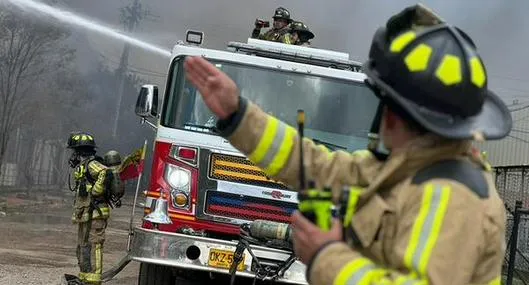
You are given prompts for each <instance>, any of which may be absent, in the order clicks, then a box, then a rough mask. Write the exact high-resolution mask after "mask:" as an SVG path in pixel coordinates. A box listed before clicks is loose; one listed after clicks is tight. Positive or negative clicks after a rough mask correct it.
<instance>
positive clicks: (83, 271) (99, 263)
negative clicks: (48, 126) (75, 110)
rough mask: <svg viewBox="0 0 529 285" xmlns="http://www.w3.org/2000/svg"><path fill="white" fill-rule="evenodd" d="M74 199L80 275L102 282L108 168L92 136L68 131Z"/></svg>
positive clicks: (107, 207) (93, 281)
mask: <svg viewBox="0 0 529 285" xmlns="http://www.w3.org/2000/svg"><path fill="white" fill-rule="evenodd" d="M67 144H68V146H67V147H68V148H69V149H72V151H73V152H72V155H71V158H70V161H69V163H70V166H71V167H72V168H73V176H74V177H73V178H74V181H75V186H73V187H72V186H70V187H71V190H72V191H74V192H75V203H74V212H73V216H72V221H73V222H74V223H75V224H77V225H78V241H77V259H78V265H79V269H80V273H79V279H80V280H81V281H82V282H83V283H84V284H101V274H102V271H103V243H104V241H105V230H106V227H107V220H108V218H109V214H110V209H109V204H108V199H107V197H106V194H107V193H106V191H107V188H108V184H109V183H112V181H111V179H112V176H111V175H110V173H111V172H110V171H109V169H108V168H107V167H106V166H105V165H104V164H103V163H104V162H103V159H102V158H100V157H97V156H96V143H95V141H94V138H93V137H92V136H91V135H90V134H88V133H84V132H79V133H74V134H71V135H70V137H69V139H68V143H67Z"/></svg>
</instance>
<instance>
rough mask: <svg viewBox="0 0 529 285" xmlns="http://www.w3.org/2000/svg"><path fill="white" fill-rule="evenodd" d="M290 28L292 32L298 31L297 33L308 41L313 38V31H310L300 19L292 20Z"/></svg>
mask: <svg viewBox="0 0 529 285" xmlns="http://www.w3.org/2000/svg"><path fill="white" fill-rule="evenodd" d="M290 29H291V30H292V32H296V33H298V35H299V36H300V37H301V38H302V39H303V40H304V41H308V40H311V39H313V38H314V33H312V32H311V31H310V29H309V27H308V26H307V25H306V24H305V23H303V22H300V21H292V23H291V24H290Z"/></svg>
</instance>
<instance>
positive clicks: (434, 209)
mask: <svg viewBox="0 0 529 285" xmlns="http://www.w3.org/2000/svg"><path fill="white" fill-rule="evenodd" d="M442 194H443V189H442V187H440V186H439V185H436V186H435V189H434V191H433V195H432V201H431V204H430V209H429V211H428V216H426V219H425V221H424V225H423V226H422V232H421V235H420V238H419V244H418V245H417V249H416V250H415V253H414V254H413V266H414V268H416V269H419V264H420V263H421V258H422V257H423V256H424V252H425V248H426V244H427V243H428V240H429V238H430V237H431V236H432V231H433V228H434V220H435V216H436V215H437V214H438V210H439V206H440V204H441V196H442Z"/></svg>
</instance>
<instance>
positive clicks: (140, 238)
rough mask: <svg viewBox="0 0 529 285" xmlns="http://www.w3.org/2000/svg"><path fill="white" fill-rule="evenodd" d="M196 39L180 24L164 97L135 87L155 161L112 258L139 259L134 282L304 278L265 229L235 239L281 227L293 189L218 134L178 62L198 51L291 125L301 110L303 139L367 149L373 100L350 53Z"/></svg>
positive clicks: (198, 35)
mask: <svg viewBox="0 0 529 285" xmlns="http://www.w3.org/2000/svg"><path fill="white" fill-rule="evenodd" d="M203 36H204V34H203V33H202V32H196V31H188V32H187V35H186V41H185V42H184V41H180V42H178V43H177V44H176V45H175V46H174V48H173V50H172V56H171V61H170V64H169V69H168V76H167V82H166V86H165V90H164V92H163V96H160V97H161V98H158V97H159V95H158V90H159V89H158V87H157V86H154V85H144V86H142V87H141V91H140V93H139V95H138V99H137V104H136V114H137V115H138V116H139V117H140V118H141V119H142V121H143V122H144V123H146V124H148V125H149V126H150V127H152V128H153V129H154V130H155V132H156V135H155V140H154V142H153V144H154V146H153V155H152V156H153V157H152V170H151V173H150V183H149V186H148V190H146V191H145V192H144V194H145V203H144V212H145V213H144V218H143V221H142V223H141V225H138V226H136V227H135V228H133V230H132V234H131V238H130V240H129V249H128V253H127V257H126V258H125V259H124V261H123V262H122V263H121V264H120V265H119V266H118V267H119V269H122V267H124V265H125V264H126V263H128V262H129V261H131V260H132V261H136V262H139V263H140V272H139V281H138V284H140V285H147V284H149V285H166V284H200V282H205V283H204V284H209V283H211V282H220V281H219V280H224V279H222V278H228V279H229V278H230V276H231V277H236V278H237V284H239V280H241V281H242V280H248V281H252V279H254V280H255V279H261V280H269V281H271V282H272V283H277V284H279V283H286V284H307V281H306V279H305V270H306V267H305V265H304V264H303V263H301V262H300V261H298V260H297V259H296V258H295V255H294V254H293V251H292V249H291V248H289V247H288V245H285V244H284V243H283V244H281V243H280V242H274V236H273V234H275V233H273V234H272V235H270V234H269V235H268V236H267V235H266V233H265V234H264V236H265V239H268V240H267V241H263V239H259V237H257V238H255V239H253V241H255V242H252V240H251V239H242V238H241V236H243V235H242V233H243V232H244V233H246V234H247V235H250V236H251V235H252V234H255V233H256V232H259V229H257V230H255V227H254V226H256V225H257V224H256V223H257V222H259V223H261V224H260V225H262V224H263V223H266V222H269V223H270V224H271V225H275V226H277V225H285V224H286V225H288V223H289V219H290V215H291V214H292V213H293V211H295V210H296V209H297V204H298V200H297V195H296V192H295V191H293V189H290V188H289V187H288V186H287V185H285V184H283V183H281V182H280V181H274V180H273V179H271V178H270V177H267V175H265V173H264V172H263V171H262V170H261V169H260V168H259V167H257V166H256V165H254V164H253V163H251V162H250V161H249V160H248V159H247V158H246V157H245V156H244V155H243V154H242V153H240V152H239V151H238V150H237V149H235V148H234V147H233V146H232V145H231V144H230V143H229V142H228V141H227V140H226V139H224V138H223V137H221V136H219V135H218V133H217V132H216V129H215V126H216V120H217V118H216V117H215V116H214V115H213V114H212V113H211V112H210V110H209V109H208V108H207V107H206V105H205V104H204V102H203V101H202V98H201V95H200V94H199V92H198V91H197V90H196V89H195V88H194V87H193V86H192V84H191V83H190V82H188V81H187V80H186V77H185V72H184V68H183V63H184V59H185V58H186V57H187V56H202V57H204V58H206V59H207V60H209V61H210V62H212V63H213V64H214V65H215V66H216V67H217V68H218V69H220V70H221V71H223V72H225V73H226V74H227V75H229V76H230V78H232V79H233V80H234V81H235V82H236V84H237V86H238V88H239V90H240V95H241V96H244V97H246V98H248V99H250V100H251V101H252V102H254V103H256V104H257V105H258V106H260V108H262V109H263V110H264V111H266V112H267V113H269V114H272V115H274V116H275V117H277V118H278V119H280V120H282V121H284V122H287V123H289V124H291V125H295V124H296V111H297V110H298V109H303V110H304V111H305V113H306V123H305V130H304V132H305V136H306V137H308V138H310V139H312V140H313V141H314V142H315V143H317V144H322V145H324V146H326V147H327V148H328V149H331V150H345V151H348V152H352V151H355V150H358V149H365V148H366V145H367V143H368V133H369V128H370V124H371V122H372V120H373V116H374V114H375V112H376V108H377V104H378V102H377V99H376V97H375V96H373V95H372V94H370V93H371V90H370V89H369V88H368V87H367V86H366V85H365V84H364V79H365V75H364V74H363V73H362V72H361V64H360V63H359V62H355V61H352V60H351V59H350V58H349V54H347V53H343V52H336V51H331V50H324V49H318V48H312V47H302V46H295V45H287V44H282V43H275V42H269V41H262V40H257V39H251V38H250V39H248V41H247V42H246V43H244V42H229V43H228V44H227V49H226V50H215V49H208V48H204V47H202V43H203ZM159 102H161V104H160V103H159ZM134 206H136V204H134ZM277 228H278V229H279V228H281V227H277ZM243 240H245V242H242V241H243ZM119 269H117V270H119ZM114 274H115V272H114ZM194 278H198V279H196V280H195V279H194ZM212 279H213V280H212ZM217 279H218V280H217ZM200 280H202V281H200ZM204 280H205V281H204ZM208 280H209V281H208Z"/></svg>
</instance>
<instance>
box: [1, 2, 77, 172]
mask: <svg viewBox="0 0 529 285" xmlns="http://www.w3.org/2000/svg"><path fill="white" fill-rule="evenodd" d="M5 6H6V7H7V9H5V8H4V7H3V8H2V10H0V167H1V165H2V162H3V161H4V158H5V154H6V150H7V146H8V142H9V140H10V138H11V135H12V133H13V130H14V129H15V128H16V126H17V123H18V122H19V121H21V120H23V119H24V116H31V114H28V113H27V112H28V111H29V109H28V106H30V104H28V94H30V93H31V92H30V91H35V90H36V89H35V87H36V86H37V84H38V83H39V82H40V81H42V80H46V78H47V76H45V75H47V74H50V73H55V72H56V71H58V70H61V69H62V68H63V67H64V64H65V63H66V62H69V61H71V60H72V58H73V51H72V50H70V49H68V48H66V46H64V45H63V40H64V39H66V38H67V37H68V36H69V33H68V31H66V30H64V29H63V28H62V27H60V26H58V25H52V24H49V23H46V24H43V23H42V22H41V21H40V20H39V18H38V17H35V16H33V15H24V13H23V12H22V11H19V10H18V9H17V8H15V7H12V6H11V7H10V5H7V4H6V5H5Z"/></svg>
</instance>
